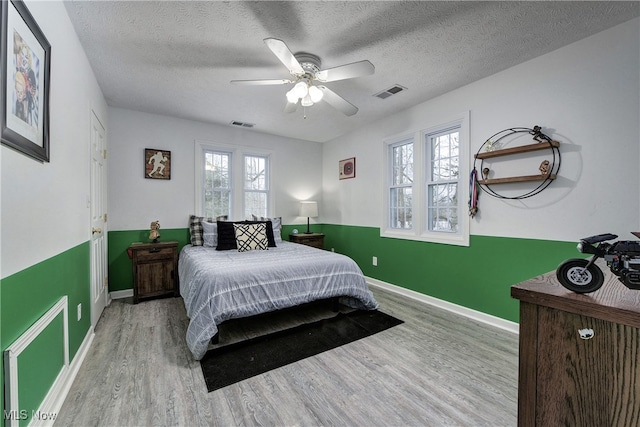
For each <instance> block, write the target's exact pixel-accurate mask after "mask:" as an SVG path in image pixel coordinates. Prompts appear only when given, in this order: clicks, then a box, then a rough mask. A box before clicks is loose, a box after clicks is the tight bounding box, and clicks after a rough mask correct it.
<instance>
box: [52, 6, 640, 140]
mask: <svg viewBox="0 0 640 427" xmlns="http://www.w3.org/2000/svg"><path fill="white" fill-rule="evenodd" d="M65 5H66V8H67V11H68V13H69V16H70V18H71V21H72V22H73V25H74V27H75V29H76V32H77V33H78V37H79V39H80V42H81V43H82V45H83V47H84V49H85V51H86V53H87V56H88V58H89V61H90V63H91V66H92V68H93V70H94V72H95V74H96V77H97V79H98V83H99V84H100V87H101V88H102V91H103V93H104V96H105V98H106V100H107V103H108V104H109V105H110V106H113V107H121V108H127V109H132V110H139V111H145V112H149V113H156V114H162V115H169V116H175V117H182V118H186V119H191V120H198V121H203V122H211V123H217V124H222V125H230V122H231V121H234V120H236V121H241V122H249V123H254V124H255V127H254V128H253V129H254V130H256V131H260V132H266V133H271V134H275V135H283V136H287V137H292V138H298V139H306V140H310V141H318V142H325V141H328V140H331V139H333V138H336V137H338V136H340V135H342V134H344V133H347V132H349V131H351V130H353V129H356V128H358V127H361V126H363V125H366V124H367V123H371V122H374V121H376V120H379V119H380V118H382V117H385V116H388V115H390V114H393V113H395V112H397V111H400V110H403V109H406V108H409V107H412V106H414V105H416V104H419V103H420V102H423V101H426V100H428V99H430V98H433V97H436V96H438V95H441V94H443V93H446V92H448V91H451V90H453V89H456V88H458V87H461V86H464V85H466V84H469V83H471V82H473V81H476V80H478V79H481V78H483V77H487V76H490V75H492V74H494V73H496V72H498V71H501V70H504V69H506V68H509V67H511V66H514V65H516V64H519V63H522V62H524V61H526V60H528V59H531V58H534V57H537V56H540V55H542V54H545V53H547V52H550V51H552V50H555V49H558V48H560V47H562V46H565V45H567V44H569V43H572V42H574V41H577V40H580V39H582V38H585V37H587V36H589V35H591V34H595V33H597V32H599V31H602V30H604V29H607V28H609V27H612V26H614V25H617V24H619V23H622V22H624V21H627V20H629V19H632V18H635V17H637V16H638V15H639V12H640V2H637V1H635V2H615V1H613V2H612V1H602V2H600V1H585V2H571V1H534V2H523V1H516V2H511V1H498V2H481V1H471V2H458V1H450V2H435V1H419V2H400V1H391V2H384V1H366V2H362V1H348V2H337V1H322V2H316V1H296V2H294V1H291V2H272V1H266V2H239V1H225V2H219V1H206V2H195V1H186V2H177V1H134V2H123V1H67V2H65ZM267 37H274V38H278V39H281V40H283V41H285V42H286V43H287V45H288V46H289V48H290V49H291V50H292V51H293V52H294V53H295V52H299V51H305V52H310V53H313V54H315V55H318V56H319V57H320V58H321V60H322V68H331V67H335V66H339V65H343V64H347V63H351V62H356V61H360V60H365V59H366V60H369V61H371V62H372V63H373V64H374V66H375V74H374V75H370V76H366V77H359V78H355V79H350V80H344V81H337V82H332V83H327V84H326V86H327V87H329V88H330V89H332V90H333V91H335V92H337V93H338V94H340V95H341V96H343V97H344V98H345V99H347V100H348V101H349V102H351V103H352V104H354V105H356V106H357V107H358V108H359V109H360V110H359V111H358V113H357V114H356V115H354V116H351V117H347V116H344V115H343V114H342V113H340V112H338V111H337V110H335V109H333V108H331V107H330V106H329V105H327V104H326V103H324V102H320V103H319V104H316V105H314V106H312V107H310V108H307V109H306V116H307V117H306V119H305V118H304V115H303V109H302V108H301V107H299V108H298V110H297V111H296V112H294V113H290V114H288V113H284V112H283V108H284V106H285V104H286V99H285V93H286V92H287V90H289V86H235V85H231V84H230V83H229V82H230V81H231V80H235V79H240V80H247V79H287V78H289V77H290V75H289V72H288V70H287V69H286V68H285V67H284V66H283V65H282V63H281V62H280V61H279V60H278V59H277V58H276V57H275V56H274V55H273V53H272V52H271V51H270V50H269V49H268V48H267V46H266V45H265V44H264V43H263V39H265V38H267ZM395 84H399V85H401V86H404V87H406V88H408V90H407V91H403V92H400V93H399V94H397V95H394V96H392V97H389V98H387V99H384V100H382V99H379V98H377V97H374V96H373V95H374V94H376V93H378V92H380V91H382V90H384V89H387V88H389V87H391V86H392V85H395Z"/></svg>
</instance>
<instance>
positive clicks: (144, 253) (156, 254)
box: [134, 247, 175, 262]
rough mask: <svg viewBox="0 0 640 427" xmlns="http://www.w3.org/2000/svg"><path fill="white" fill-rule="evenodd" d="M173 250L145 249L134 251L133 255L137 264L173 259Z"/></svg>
mask: <svg viewBox="0 0 640 427" xmlns="http://www.w3.org/2000/svg"><path fill="white" fill-rule="evenodd" d="M174 252H175V248H173V247H170V248H162V247H153V248H145V249H137V250H136V249H134V254H135V257H136V259H137V260H138V262H144V261H153V260H158V259H165V258H173V254H174Z"/></svg>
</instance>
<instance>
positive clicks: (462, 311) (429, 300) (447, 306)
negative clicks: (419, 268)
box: [366, 277, 520, 334]
mask: <svg viewBox="0 0 640 427" xmlns="http://www.w3.org/2000/svg"><path fill="white" fill-rule="evenodd" d="M366 279H367V283H369V284H370V285H372V286H376V287H378V288H382V289H385V290H387V291H390V292H393V293H396V294H399V295H402V296H405V297H407V298H411V299H413V300H416V301H419V302H422V303H425V304H429V305H432V306H435V307H438V308H442V309H444V310H447V311H450V312H452V313H455V314H459V315H460V316H464V317H467V318H469V319H473V320H476V321H478V322H482V323H485V324H487V325H491V326H495V327H496V328H500V329H503V330H505V331H508V332H511V333H514V334H518V333H519V332H520V325H519V324H518V323H516V322H512V321H510V320H505V319H502V318H500V317H497V316H492V315H491V314H487V313H483V312H481V311H477V310H472V309H470V308H467V307H464V306H461V305H458V304H454V303H451V302H449V301H444V300H441V299H438V298H434V297H432V296H429V295H425V294H421V293H420V292H416V291H412V290H411V289H406V288H402V287H400V286H396V285H392V284H391V283H387V282H383V281H382V280H378V279H374V278H372V277H367V278H366Z"/></svg>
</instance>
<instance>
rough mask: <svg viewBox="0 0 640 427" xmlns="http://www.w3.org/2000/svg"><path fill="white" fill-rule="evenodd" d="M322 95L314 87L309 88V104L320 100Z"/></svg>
mask: <svg viewBox="0 0 640 427" xmlns="http://www.w3.org/2000/svg"><path fill="white" fill-rule="evenodd" d="M323 95H324V93H323V92H322V91H321V90H320V89H318V88H317V87H315V86H311V87H310V88H309V97H310V98H311V102H313V103H316V102H320V101H321V100H322V97H323Z"/></svg>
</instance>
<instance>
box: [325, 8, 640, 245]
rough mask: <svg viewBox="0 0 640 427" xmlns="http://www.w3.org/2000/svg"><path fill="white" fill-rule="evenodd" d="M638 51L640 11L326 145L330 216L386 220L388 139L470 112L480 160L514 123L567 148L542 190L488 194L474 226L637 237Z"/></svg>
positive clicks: (562, 235) (367, 222)
mask: <svg viewBox="0 0 640 427" xmlns="http://www.w3.org/2000/svg"><path fill="white" fill-rule="evenodd" d="M639 53H640V20H638V19H634V20H632V21H629V22H626V23H624V24H621V25H619V26H617V27H614V28H611V29H609V30H606V31H604V32H602V33H599V34H596V35H594V36H592V37H589V38H587V39H584V40H581V41H578V42H576V43H573V44H571V45H569V46H567V47H564V48H562V49H559V50H557V51H554V52H551V53H549V54H547V55H544V56H542V57H539V58H536V59H534V60H531V61H528V62H526V63H524V64H521V65H518V66H515V67H513V68H510V69H507V70H505V71H503V72H500V73H498V74H495V75H493V76H491V77H488V78H485V79H483V80H480V81H478V82H475V83H473V84H470V85H468V86H465V87H463V88H460V89H458V90H455V91H452V92H450V93H447V94H445V95H443V96H441V97H439V98H436V99H433V100H430V101H428V102H425V103H423V104H420V105H418V106H416V107H414V108H411V109H409V110H406V111H402V112H399V113H397V114H395V115H393V116H391V117H389V118H387V119H386V120H382V121H380V122H378V123H375V124H374V125H372V126H369V127H366V128H363V129H360V130H358V131H356V132H353V133H351V134H349V135H346V136H344V137H341V138H339V139H336V140H334V141H331V142H329V143H325V144H324V146H323V190H324V194H323V206H322V211H323V218H322V220H323V222H327V223H336V224H348V225H360V226H371V227H380V226H381V223H382V217H383V209H384V207H383V206H382V203H383V202H382V200H383V191H384V190H383V185H384V176H385V166H384V165H383V164H382V155H383V145H382V144H383V140H385V139H387V138H389V137H393V136H396V135H402V134H406V133H410V132H416V131H419V130H420V129H424V128H426V127H430V126H433V125H437V124H438V123H439V122H441V121H443V120H447V119H448V118H449V117H451V116H455V115H456V114H459V113H460V112H462V111H469V112H470V137H471V153H470V165H471V167H473V164H474V157H473V155H474V154H475V153H476V152H477V151H478V149H479V148H480V146H481V145H482V144H483V143H484V142H485V141H486V140H487V139H488V138H489V137H490V136H492V135H493V134H495V133H496V132H498V131H500V130H503V129H505V128H511V127H528V128H532V127H533V126H534V125H540V126H542V127H543V131H544V132H545V133H547V134H548V135H549V136H550V137H552V138H553V139H556V140H558V141H560V143H561V146H560V151H561V154H562V164H561V169H560V171H559V178H558V179H557V180H556V181H554V182H553V183H552V184H551V185H550V186H549V187H548V188H547V189H545V190H544V191H543V192H542V193H540V194H538V195H536V196H533V197H531V198H528V199H524V200H520V201H507V200H501V199H496V198H494V197H491V196H489V195H488V194H486V193H481V195H480V200H479V208H480V213H479V215H477V216H476V217H475V218H474V219H472V220H471V234H474V235H488V236H504V237H521V238H536V239H549V240H566V241H575V240H576V239H578V238H580V237H585V236H588V235H592V234H599V233H605V232H612V233H616V234H619V235H620V236H621V237H624V238H632V237H631V236H630V234H629V232H630V231H637V230H639V229H640V216H639V212H640V210H639V208H640V187H639V185H640V178H639V172H638V169H639V166H638V165H639V160H640V152H639V151H640V150H639V146H640V130H639V120H640V105H639V104H640V96H639V94H640V68H639V64H640V58H639ZM425 78H428V76H426V77H425ZM400 83H402V82H400ZM409 90H411V88H409ZM397 96H402V94H399V95H397ZM372 102H393V97H391V98H388V99H387V100H383V101H379V100H373V101H372ZM353 156H355V157H356V178H355V179H349V180H343V181H340V180H338V172H337V170H338V162H339V161H340V160H341V159H344V158H348V157H353ZM538 161H539V160H538ZM533 169H534V170H533V172H531V173H529V172H527V173H518V174H517V175H530V174H531V175H533V174H536V173H538V172H537V163H536V165H534V168H533ZM469 172H470V171H466V172H465V173H467V174H468V173H469ZM493 188H494V189H497V188H496V186H494V187H493Z"/></svg>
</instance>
